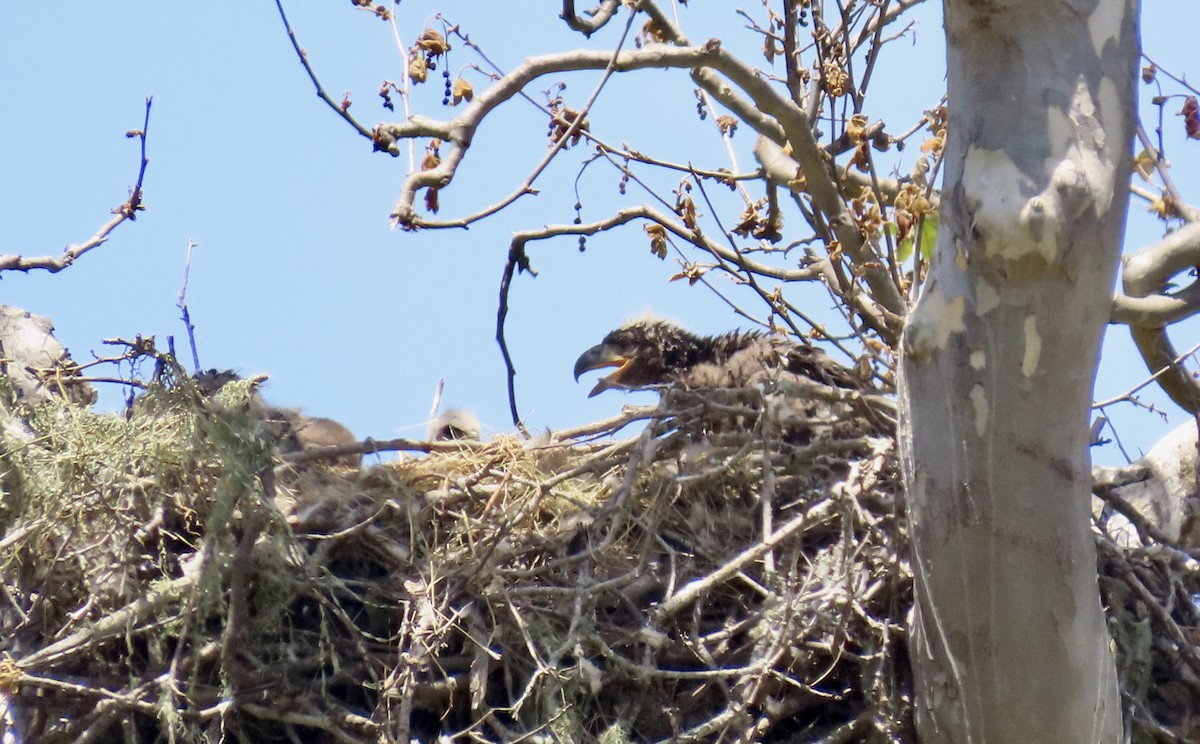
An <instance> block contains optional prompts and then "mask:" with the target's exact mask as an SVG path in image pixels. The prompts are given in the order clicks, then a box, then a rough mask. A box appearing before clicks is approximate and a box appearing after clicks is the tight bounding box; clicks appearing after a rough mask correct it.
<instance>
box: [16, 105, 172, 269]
mask: <svg viewBox="0 0 1200 744" xmlns="http://www.w3.org/2000/svg"><path fill="white" fill-rule="evenodd" d="M153 102H154V97H153V96H151V97H149V98H147V99H146V116H145V119H144V120H143V121H142V128H141V129H131V130H130V131H128V132H126V133H125V136H126V137H129V138H133V137H137V138H138V139H139V140H141V155H142V157H141V163H140V165H139V166H138V175H137V182H136V183H135V184H134V185H133V188H132V189H130V190H129V198H128V199H126V200H125V202H124V203H123V204H121V206H119V207H117V208H116V209H114V210H112V213H113V215H115V216H114V217H113V218H112V219H111V220H109V221H108V222H105V223H104V224H103V225H101V226H100V229H99V230H97V231H96V234H95V235H93V236H92V237H90V238H88V239H87V240H85V241H84V242H82V243H80V244H79V245H68V246H67V248H66V250H64V251H63V252H62V253H60V254H59V255H57V256H39V257H37V258H24V257H23V256H20V255H3V254H0V271H30V270H32V269H44V270H46V271H49V272H50V273H51V274H56V273H58V272H60V271H62V270H63V269H65V268H67V267H68V266H70V265H71V264H73V263H75V259H77V258H79V257H80V256H82V255H83V254H85V253H87V252H88V251H90V250H92V249H93V248H99V247H100V246H102V245H104V244H105V243H106V242H108V236H109V235H110V234H111V233H112V231H113V230H115V229H117V226H118V225H120V224H121V223H122V222H124V221H125V220H129V221H130V222H132V221H135V220H136V219H137V213H138V212H142V211H145V209H146V207H145V205H144V204H142V181H143V179H145V177H146V166H147V165H149V164H150V161H149V159H147V158H146V132H147V130H148V129H149V128H150V106H151V104H152V103H153Z"/></svg>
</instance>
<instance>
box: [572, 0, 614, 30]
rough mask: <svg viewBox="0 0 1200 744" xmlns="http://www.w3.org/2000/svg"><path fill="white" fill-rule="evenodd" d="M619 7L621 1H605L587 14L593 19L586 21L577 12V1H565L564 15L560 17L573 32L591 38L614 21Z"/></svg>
mask: <svg viewBox="0 0 1200 744" xmlns="http://www.w3.org/2000/svg"><path fill="white" fill-rule="evenodd" d="M619 7H621V1H620V0H604V2H602V3H600V5H599V6H597V7H595V8H593V9H592V10H589V11H587V12H586V14H587V15H589V16H591V18H590V19H589V20H586V21H585V20H584V19H582V18H580V17H579V15H578V14H577V13H576V12H575V0H563V4H562V8H563V9H562V13H560V14H559V16H558V17H559V18H561V19H563V20H564V21H566V22H567V26H568V27H569V28H570V29H571V30H572V31H578V32H579V33H581V34H583V35H584V36H587V37H589V38H590V37H591V35H592V34H594V33H596V32H597V31H599V30H600V29H601V28H603V27H604V26H605V24H607V23H608V22H609V20H611V19H612V17H613V14H614V13H616V12H617V8H619Z"/></svg>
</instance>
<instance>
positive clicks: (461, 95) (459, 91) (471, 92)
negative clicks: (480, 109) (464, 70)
mask: <svg viewBox="0 0 1200 744" xmlns="http://www.w3.org/2000/svg"><path fill="white" fill-rule="evenodd" d="M451 96H452V97H453V99H454V105H455V106H457V105H458V104H459V103H461V102H462V101H468V102H469V101H470V100H471V99H472V98H474V97H475V88H474V87H472V86H471V84H470V83H469V82H467V81H466V80H464V79H463V78H455V80H454V87H453V88H452V89H451Z"/></svg>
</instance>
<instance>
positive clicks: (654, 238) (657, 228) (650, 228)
mask: <svg viewBox="0 0 1200 744" xmlns="http://www.w3.org/2000/svg"><path fill="white" fill-rule="evenodd" d="M643 229H644V230H645V231H646V234H647V235H649V236H650V252H651V253H653V254H654V255H656V256H658V257H659V258H661V259H666V257H667V229H666V228H665V227H663V226H662V225H659V224H658V223H654V224H650V225H646V226H645V227H644V228H643Z"/></svg>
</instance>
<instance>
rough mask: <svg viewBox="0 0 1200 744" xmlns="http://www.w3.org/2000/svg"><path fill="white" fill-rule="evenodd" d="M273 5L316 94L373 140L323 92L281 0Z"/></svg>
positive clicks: (355, 128) (355, 120) (369, 135)
mask: <svg viewBox="0 0 1200 744" xmlns="http://www.w3.org/2000/svg"><path fill="white" fill-rule="evenodd" d="M275 7H276V8H278V9H279V18H280V19H281V20H282V21H283V28H284V30H286V31H287V35H288V41H290V42H292V48H293V49H295V50H296V56H297V57H299V58H300V64H302V65H304V71H305V72H307V73H308V79H309V80H311V81H312V83H313V85H314V86H315V87H316V89H317V96H319V97H320V99H321V100H322V101H324V102H325V103H327V104H329V108H331V109H333V110H334V111H336V112H337V114H338V116H340V117H342V118H343V119H345V120H346V123H348V124H349V125H350V126H352V127H354V131H356V132H358V133H359V134H361V135H362V136H364V137H366V138H367V139H369V140H371V141H375V136H374V135H373V134H372V133H371V130H369V129H367V128H366V127H364V126H363V125H362V124H359V123H358V120H357V119H355V118H354V117H353V116H351V115H350V112H349V111H348V110H346V109H344V108H342V105H341V104H340V103H338V102H337V101H334V100H333V99H332V98H330V97H329V94H328V93H326V92H325V88H324V86H322V85H321V81H320V80H318V79H317V73H316V72H314V71H313V68H312V65H310V64H309V63H308V52H305V51H304V50H303V49H301V48H300V42H299V41H297V40H296V32H295V31H293V30H292V24H291V23H290V22H289V21H288V17H287V13H284V12H283V0H275Z"/></svg>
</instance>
